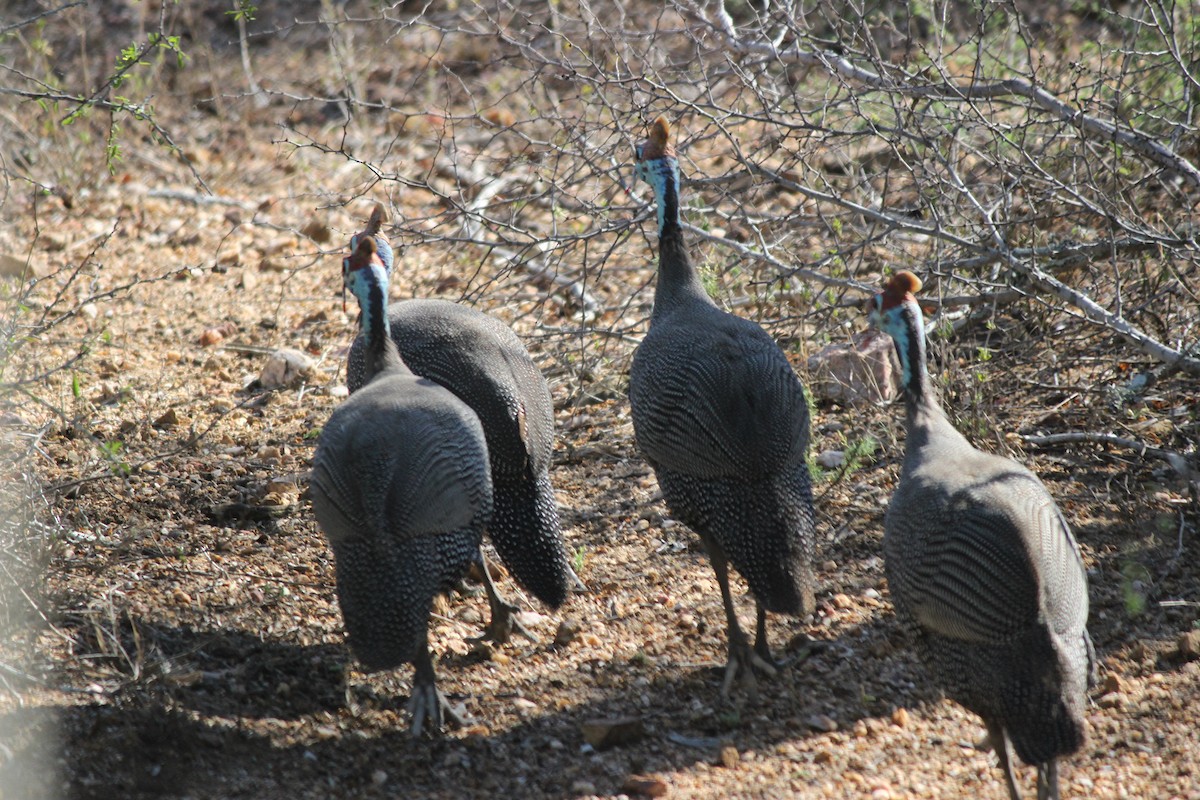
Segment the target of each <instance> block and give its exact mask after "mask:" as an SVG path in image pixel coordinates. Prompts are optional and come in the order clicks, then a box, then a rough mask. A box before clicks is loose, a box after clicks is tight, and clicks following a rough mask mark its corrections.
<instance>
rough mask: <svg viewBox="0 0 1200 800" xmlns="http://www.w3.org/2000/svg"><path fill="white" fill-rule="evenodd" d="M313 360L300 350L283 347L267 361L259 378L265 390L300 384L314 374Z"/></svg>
mask: <svg viewBox="0 0 1200 800" xmlns="http://www.w3.org/2000/svg"><path fill="white" fill-rule="evenodd" d="M312 369H313V360H312V359H311V358H309V357H308V356H307V355H306V354H304V353H302V352H300V351H299V350H293V349H292V348H290V347H283V348H280V349H279V350H276V351H275V352H274V353H272V354H271V355H270V357H269V358H268V359H267V363H266V365H265V366H264V367H263V369H262V372H261V373H260V374H259V376H258V382H259V384H261V385H262V387H263V388H264V389H280V388H283V387H285V386H292V385H294V384H296V383H299V382H300V381H301V380H303V379H304V378H306V377H308V375H309V374H310V373H311V372H312Z"/></svg>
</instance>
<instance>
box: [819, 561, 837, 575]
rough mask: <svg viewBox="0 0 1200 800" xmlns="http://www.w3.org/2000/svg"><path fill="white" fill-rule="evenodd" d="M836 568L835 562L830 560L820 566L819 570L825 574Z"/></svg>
mask: <svg viewBox="0 0 1200 800" xmlns="http://www.w3.org/2000/svg"><path fill="white" fill-rule="evenodd" d="M837 567H838V565H837V562H836V561H833V560H832V559H831V560H829V561H826V562H824V563H822V564H821V569H823V570H824V571H825V572H833V571H834V570H835V569H837Z"/></svg>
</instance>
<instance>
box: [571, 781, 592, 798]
mask: <svg viewBox="0 0 1200 800" xmlns="http://www.w3.org/2000/svg"><path fill="white" fill-rule="evenodd" d="M571 793H572V794H583V795H589V794H595V793H596V784H594V783H592V782H591V781H584V780H578V781H575V782H574V783H572V784H571Z"/></svg>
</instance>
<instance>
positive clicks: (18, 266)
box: [0, 253, 40, 278]
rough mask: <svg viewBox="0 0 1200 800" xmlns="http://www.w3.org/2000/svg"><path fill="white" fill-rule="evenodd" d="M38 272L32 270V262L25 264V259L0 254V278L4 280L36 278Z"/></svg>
mask: <svg viewBox="0 0 1200 800" xmlns="http://www.w3.org/2000/svg"><path fill="white" fill-rule="evenodd" d="M39 273H40V270H35V269H34V268H33V262H32V260H31V261H30V262H29V263H28V264H26V263H25V259H23V258H18V257H17V256H14V255H9V254H8V253H0V277H5V278H22V277H29V278H36V277H39Z"/></svg>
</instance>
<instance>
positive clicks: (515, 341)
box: [346, 206, 578, 642]
mask: <svg viewBox="0 0 1200 800" xmlns="http://www.w3.org/2000/svg"><path fill="white" fill-rule="evenodd" d="M382 221H383V209H382V207H381V206H376V208H375V210H374V212H373V213H372V215H371V218H370V220H369V221H368V223H367V227H366V229H365V230H363V231H362V232H361V233H359V234H356V235H355V236H354V237H353V238H352V239H351V248H352V249H353V247H354V246H355V245H356V244H357V243H358V242H360V241H363V240H365V239H367V238H370V239H373V240H374V241H375V242H376V245H377V246H378V247H379V249H380V250H381V252H386V255H387V258H386V259H384V262H385V265H387V266H388V267H389V268H390V266H391V263H390V262H391V257H392V253H391V247H390V246H388V244H387V241H386V239H385V237H384V236H383V235H382V233H381V232H380V229H381V226H382ZM385 248H386V250H385ZM388 324H389V329H390V331H391V338H392V340H393V341H394V342H395V343H396V347H397V348H399V350H400V356H401V358H403V359H404V362H405V363H406V364H407V365H408V367H409V369H411V370H412V371H413V372H415V373H416V374H418V375H421V376H422V377H425V378H428V379H430V380H432V381H436V382H437V383H439V384H441V385H442V386H444V387H446V388H447V389H449V390H450V391H451V392H453V393H454V394H455V395H456V396H457V397H458V398H459V399H460V400H462V401H463V402H464V403H466V404H467V405H468V406H470V407H471V409H472V410H473V411H474V412H475V414H476V415H477V416H478V417H479V421H480V423H481V424H482V425H483V432H484V435H485V437H486V438H487V446H488V457H489V462H490V465H491V473H492V491H493V504H494V505H493V511H492V520H491V523H490V525H489V526H488V530H487V533H488V536H489V537H490V538H491V541H492V544H493V545H495V547H496V552H497V553H498V554H499V556H500V560H501V562H502V563H503V564H504V565H505V566H506V567H507V568H508V570H509V571H510V572H511V573H512V575H513V577H514V578H516V580H517V582H518V583H520V584H521V585H522V586H524V587H525V588H526V589H527V590H529V591H530V592H532V593H533V594H534V595H535V596H536V597H537V598H538V599H539V600H541V601H542V602H543V603H545V604H547V605H548V606H550V607H552V608H557V607H558V606H560V605H561V604H562V603H563V602H565V601H566V599H567V595H568V592H569V590H570V586H571V583H572V581H576V580H578V579H577V578H576V577H575V576H574V573H573V572H572V571H571V568H570V566H569V564H568V560H567V555H566V548H565V546H564V544H563V538H562V531H561V525H560V523H559V517H558V508H557V505H556V503H555V499H554V490H553V487H552V486H551V483H550V472H549V470H550V462H551V456H552V452H553V447H554V406H553V402H552V400H551V397H550V389H549V387H548V386H547V384H546V379H545V377H543V375H542V373H541V371H540V370H539V369H538V368H537V365H536V364H535V363H534V362H533V359H532V358H530V356H529V353H528V351H526V349H525V346H524V345H523V344H522V343H521V340H520V339H519V338H518V337H517V335H516V334H515V333H513V331H512V329H511V328H509V327H508V326H507V325H505V324H504V323H502V322H500V321H499V320H497V319H495V318H493V317H490V316H488V315H487V314H484V313H482V312H479V311H476V310H475V309H472V308H468V307H465V306H460V305H458V304H456V303H451V302H447V301H445V300H424V299H414V300H404V301H402V302H399V303H395V304H392V305H391V306H390V308H389V310H388ZM365 354H366V339H365V337H364V336H363V335H362V334H360V335H359V336H358V338H356V339H355V340H354V343H353V345H351V348H350V355H349V360H348V363H347V370H346V372H347V381H346V382H347V385H348V387H349V389H350V391H351V392H356V391H357V390H358V389H359V387H360V386H362V385H363V384H364V382H365V375H366V373H365ZM483 573H484V579H485V586H486V588H487V590H488V598H489V601H490V603H491V613H492V619H491V622H490V623H489V625H488V626H487V635H488V636H489V637H490V638H492V639H494V640H496V641H500V642H503V641H505V640H507V639H508V637H509V634H510V632H511V630H512V629H513V627H514V626H515V627H516V628H517V629H518V630H520V631H521V632H522V633H525V635H527V636H530V638H533V637H532V636H531V635H530V634H529V633H528V631H525V630H524V628H523V627H521V626H520V625H519V623H517V621H516V617H515V616H514V612H515V611H516V607H515V606H513V605H511V604H510V603H508V602H506V601H504V600H502V599H501V598H500V596H499V594H498V593H497V592H496V589H495V586H494V585H493V584H492V581H491V578H490V575H489V573H488V570H487V568H486V565H485V566H484V569H483Z"/></svg>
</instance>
